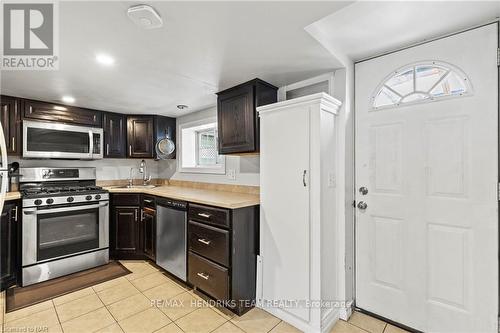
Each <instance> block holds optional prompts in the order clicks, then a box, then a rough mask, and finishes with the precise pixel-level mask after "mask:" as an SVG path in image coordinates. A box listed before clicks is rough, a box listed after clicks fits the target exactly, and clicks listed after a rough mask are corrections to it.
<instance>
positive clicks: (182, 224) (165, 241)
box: [156, 199, 187, 281]
mask: <svg viewBox="0 0 500 333" xmlns="http://www.w3.org/2000/svg"><path fill="white" fill-rule="evenodd" d="M156 214H157V215H156V264H157V265H158V266H160V267H162V268H163V269H165V270H166V271H167V272H169V273H170V274H173V275H175V276H177V277H178V278H179V279H181V280H182V281H186V269H187V268H186V257H187V256H186V249H187V203H186V202H185V201H177V200H171V199H158V200H157V202H156Z"/></svg>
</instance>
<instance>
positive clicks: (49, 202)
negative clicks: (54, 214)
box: [45, 198, 54, 205]
mask: <svg viewBox="0 0 500 333" xmlns="http://www.w3.org/2000/svg"><path fill="white" fill-rule="evenodd" d="M45 202H46V203H47V204H48V205H52V204H53V203H54V199H51V198H49V199H47V200H45Z"/></svg>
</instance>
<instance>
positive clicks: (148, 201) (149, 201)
mask: <svg viewBox="0 0 500 333" xmlns="http://www.w3.org/2000/svg"><path fill="white" fill-rule="evenodd" d="M144 202H147V203H152V202H153V200H149V199H144Z"/></svg>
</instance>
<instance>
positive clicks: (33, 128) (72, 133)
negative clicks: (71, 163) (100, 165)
mask: <svg viewBox="0 0 500 333" xmlns="http://www.w3.org/2000/svg"><path fill="white" fill-rule="evenodd" d="M102 147H103V130H102V128H92V127H85V126H73V125H65V124H59V123H45V122H40V121H29V120H25V121H23V157H28V158H71V159H99V158H102V157H103V155H102V152H103V150H102V149H103V148H102Z"/></svg>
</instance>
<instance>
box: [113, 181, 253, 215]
mask: <svg viewBox="0 0 500 333" xmlns="http://www.w3.org/2000/svg"><path fill="white" fill-rule="evenodd" d="M104 189H106V190H108V191H109V192H110V193H143V194H150V195H154V196H158V197H165V198H171V199H176V200H184V201H189V202H194V203H200V204H205V205H210V206H217V207H224V208H230V209H235V208H243V207H250V206H255V205H258V204H259V203H260V197H259V195H257V194H247V193H238V192H226V191H215V190H207V189H197V188H191V187H183V186H171V185H162V186H158V187H155V188H151V189H147V188H123V187H113V186H110V187H104Z"/></svg>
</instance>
